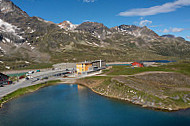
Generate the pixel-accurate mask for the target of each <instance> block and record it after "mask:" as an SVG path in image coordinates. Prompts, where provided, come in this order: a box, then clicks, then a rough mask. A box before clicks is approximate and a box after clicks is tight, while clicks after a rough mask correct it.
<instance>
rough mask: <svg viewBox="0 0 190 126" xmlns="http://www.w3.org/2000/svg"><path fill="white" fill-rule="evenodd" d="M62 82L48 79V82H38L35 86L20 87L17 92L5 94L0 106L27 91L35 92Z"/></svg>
mask: <svg viewBox="0 0 190 126" xmlns="http://www.w3.org/2000/svg"><path fill="white" fill-rule="evenodd" d="M58 82H60V81H59V80H55V81H48V82H46V83H41V84H37V85H33V86H29V87H25V88H20V89H18V90H16V91H15V92H12V93H10V94H8V95H6V96H4V97H3V98H2V99H1V100H0V107H1V106H2V104H3V103H4V102H6V101H9V100H11V99H13V98H16V97H19V96H22V95H24V94H27V93H30V92H34V91H36V90H38V89H40V88H42V87H45V86H50V85H53V84H56V83H58Z"/></svg>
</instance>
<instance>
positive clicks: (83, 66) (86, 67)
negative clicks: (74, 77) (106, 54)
mask: <svg viewBox="0 0 190 126" xmlns="http://www.w3.org/2000/svg"><path fill="white" fill-rule="evenodd" d="M91 67H92V63H79V64H77V65H76V70H77V74H82V73H84V72H87V71H90V70H91Z"/></svg>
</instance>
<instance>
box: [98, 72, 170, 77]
mask: <svg viewBox="0 0 190 126" xmlns="http://www.w3.org/2000/svg"><path fill="white" fill-rule="evenodd" d="M166 73H173V72H164V71H148V72H142V73H137V74H132V75H107V74H101V75H97V76H103V77H104V76H105V77H106V76H109V77H115V76H122V77H132V76H142V75H147V74H166Z"/></svg>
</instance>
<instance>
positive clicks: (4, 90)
mask: <svg viewBox="0 0 190 126" xmlns="http://www.w3.org/2000/svg"><path fill="white" fill-rule="evenodd" d="M65 72H66V70H62V71H60V70H57V71H52V70H50V71H45V72H39V73H35V74H33V75H32V76H33V79H30V80H25V79H22V80H20V81H19V82H16V83H15V84H12V85H5V86H4V87H0V99H1V98H2V97H4V96H6V95H7V94H10V93H12V92H14V91H16V90H18V89H20V88H24V87H28V86H32V85H36V84H39V83H43V82H47V81H51V80H61V81H62V82H63V83H68V84H70V83H72V84H73V83H75V81H76V79H79V78H83V77H87V76H94V75H96V74H100V73H101V71H100V72H96V73H92V74H89V75H82V76H76V75H74V74H70V75H69V78H63V77H62V76H53V75H55V74H59V73H65ZM43 77H48V79H43V80H37V78H43ZM35 80H37V81H35Z"/></svg>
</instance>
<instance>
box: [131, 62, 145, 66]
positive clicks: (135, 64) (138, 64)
mask: <svg viewBox="0 0 190 126" xmlns="http://www.w3.org/2000/svg"><path fill="white" fill-rule="evenodd" d="M131 65H132V66H137V67H144V65H143V63H138V62H134V63H131Z"/></svg>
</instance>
